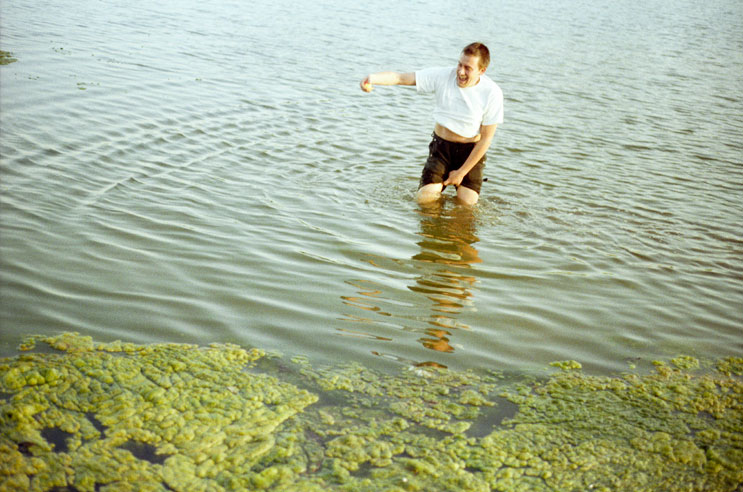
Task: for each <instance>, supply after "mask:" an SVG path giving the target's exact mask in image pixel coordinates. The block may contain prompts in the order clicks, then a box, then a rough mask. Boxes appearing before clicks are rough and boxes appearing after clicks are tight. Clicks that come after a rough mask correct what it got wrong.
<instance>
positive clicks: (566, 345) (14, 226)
mask: <svg viewBox="0 0 743 492" xmlns="http://www.w3.org/2000/svg"><path fill="white" fill-rule="evenodd" d="M383 3H384V5H375V6H374V8H372V7H371V6H368V5H365V4H362V5H361V6H358V7H356V6H353V5H347V4H345V3H343V2H340V1H335V0H329V1H327V2H313V3H312V5H309V4H308V5H306V6H303V7H302V8H301V15H300V13H299V12H298V11H297V6H296V4H295V3H289V2H282V1H279V2H275V1H273V2H258V3H244V2H234V1H230V0H223V1H220V2H217V3H211V4H203V3H200V2H173V1H166V2H160V3H158V4H157V5H155V4H152V5H149V4H132V3H131V2H127V3H108V2H93V1H82V2H80V1H78V2H66V1H58V2H42V3H41V4H39V3H38V2H36V3H35V4H34V5H33V6H31V5H29V4H27V3H23V2H19V1H15V0H10V1H4V2H3V3H2V7H1V9H2V19H3V20H2V38H0V39H1V40H2V49H3V50H6V51H10V52H12V53H13V55H14V56H15V57H16V58H17V59H18V61H17V62H15V63H13V64H10V65H6V66H3V67H0V77H1V78H0V82H1V84H0V109H1V111H2V118H1V120H0V125H1V126H0V132H1V135H2V147H1V152H2V154H1V155H2V162H1V164H0V166H1V167H0V172H1V174H0V176H1V178H2V179H1V180H0V187H1V188H0V189H1V190H2V197H1V198H0V200H1V201H0V204H1V206H2V208H1V209H0V212H1V214H2V215H1V221H0V227H1V230H0V261H1V262H2V269H1V270H2V271H1V273H0V289H1V290H0V294H1V295H2V303H1V306H0V324H1V327H2V344H3V345H2V350H3V351H4V352H10V351H11V349H12V348H13V347H15V346H16V345H17V344H18V342H19V341H20V340H21V338H23V336H24V335H26V334H29V333H43V334H51V333H57V332H59V331H62V330H76V331H80V332H82V333H84V334H89V335H92V336H94V337H95V338H96V339H98V340H114V339H123V340H128V341H137V342H148V341H189V342H195V343H209V342H212V341H230V342H235V343H239V344H242V345H257V346H260V347H263V348H266V349H277V350H282V351H285V352H288V353H302V354H306V355H308V356H309V357H310V358H311V359H313V360H318V361H338V360H349V359H353V360H359V361H362V362H363V363H365V364H368V365H370V366H374V367H388V366H389V367H396V366H397V365H398V364H399V363H402V364H416V363H429V362H430V363H435V364H440V365H445V366H448V367H455V368H466V367H498V368H521V369H523V368H527V369H528V368H534V367H543V366H544V365H545V364H547V363H548V362H550V361H554V360H563V359H576V360H579V361H581V362H582V363H583V365H584V367H586V368H587V369H589V370H594V371H601V372H604V371H614V370H621V369H623V368H625V367H626V366H627V363H628V361H634V360H636V359H637V358H640V360H643V361H647V360H649V359H652V358H653V357H658V356H667V355H675V354H677V353H686V354H690V355H696V356H699V357H705V358H715V357H719V356H725V355H739V354H740V353H741V352H742V351H743V330H742V328H743V321H742V319H743V316H742V309H741V306H742V305H743V226H742V225H741V220H740V218H741V216H743V205H741V204H742V203H743V159H742V158H741V156H742V151H743V142H741V137H740V135H741V134H742V132H743V98H741V94H743V79H741V77H740V74H741V73H743V8H742V7H741V5H740V4H739V3H738V2H733V1H724V0H719V1H713V2H705V3H699V2H674V3H673V4H672V5H671V4H666V3H664V2H654V1H651V2H642V3H641V4H626V3H622V2H620V3H617V2H599V3H596V2H585V3H580V2H579V3H576V2H559V1H554V2H547V3H544V2H513V3H505V4H494V5H493V6H492V7H488V8H485V9H484V10H483V7H482V5H480V4H474V3H473V4H472V6H468V5H467V4H466V3H465V4H461V3H458V4H456V5H454V4H451V3H449V2H440V3H434V4H430V3H426V2H421V3H411V4H407V5H404V4H401V3H399V2H397V3H396V2H389V3H385V2H383ZM468 7H469V8H468ZM475 8H477V9H480V10H479V11H477V10H474V9H475ZM474 39H479V40H482V41H484V42H486V43H487V44H489V45H490V46H491V49H492V51H493V63H492V66H491V70H490V73H491V76H492V77H493V78H494V79H495V80H496V81H497V82H498V83H499V84H500V85H501V87H502V88H503V90H504V93H505V95H506V123H505V124H504V125H503V126H502V127H500V128H499V130H498V133H497V135H496V139H495V143H494V145H493V147H492V149H491V151H490V152H489V154H488V167H487V176H488V178H489V181H488V182H487V183H486V184H485V187H484V191H483V195H482V199H481V202H480V204H479V205H478V207H477V208H476V209H475V210H464V209H461V208H459V207H457V206H456V205H455V204H454V203H453V202H451V200H450V201H448V202H447V203H445V204H444V206H443V207H442V208H441V209H439V210H434V211H431V210H422V209H420V208H419V207H418V206H417V205H416V204H415V203H414V200H413V192H414V189H415V187H416V185H417V181H418V176H419V172H420V166H421V164H422V163H423V161H424V160H425V156H426V151H427V143H428V139H429V135H430V132H431V127H432V123H431V120H430V112H431V100H430V99H428V98H426V97H424V96H419V95H417V94H416V93H415V91H414V90H411V89H409V88H378V89H377V90H375V91H374V92H373V93H372V94H369V95H366V94H363V93H362V92H361V91H360V90H359V89H358V80H360V79H361V78H362V76H363V75H365V74H366V73H368V72H372V71H377V70H381V69H393V70H414V69H417V68H422V67H426V66H432V65H443V64H448V63H453V62H454V61H455V60H456V57H457V56H458V51H459V49H460V48H461V46H463V45H464V44H466V43H468V42H470V41H472V40H474Z"/></svg>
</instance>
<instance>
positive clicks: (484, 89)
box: [415, 67, 503, 138]
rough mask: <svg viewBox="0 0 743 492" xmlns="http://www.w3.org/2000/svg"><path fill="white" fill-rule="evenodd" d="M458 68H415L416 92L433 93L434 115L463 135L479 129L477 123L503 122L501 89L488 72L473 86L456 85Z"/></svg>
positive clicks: (440, 121)
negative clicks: (434, 100) (416, 69)
mask: <svg viewBox="0 0 743 492" xmlns="http://www.w3.org/2000/svg"><path fill="white" fill-rule="evenodd" d="M456 72H457V69H456V67H454V68H427V69H425V70H419V71H417V72H415V85H416V88H417V90H418V92H422V93H431V92H432V93H434V94H435V96H436V106H435V108H434V111H433V118H434V120H435V121H436V123H438V124H439V125H441V126H444V127H446V128H448V129H449V130H451V131H453V132H454V133H456V134H458V135H461V136H463V137H467V138H470V137H474V136H475V135H477V134H478V133H480V125H495V124H499V123H503V91H501V89H500V87H498V84H496V83H495V82H493V80H492V79H491V78H490V77H488V76H487V75H485V74H483V75H481V76H480V81H479V82H478V83H477V85H475V86H473V87H467V88H464V89H463V88H461V87H459V85H457V73H456Z"/></svg>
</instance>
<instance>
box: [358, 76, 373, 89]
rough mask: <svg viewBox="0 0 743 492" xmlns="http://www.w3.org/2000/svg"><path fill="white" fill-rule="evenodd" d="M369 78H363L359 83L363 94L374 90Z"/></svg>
mask: <svg viewBox="0 0 743 492" xmlns="http://www.w3.org/2000/svg"><path fill="white" fill-rule="evenodd" d="M370 78H371V76H369V77H367V78H365V79H364V80H362V81H361V90H362V91H364V92H371V91H372V90H373V89H374V88H373V87H372V85H371V81H370V80H369V79H370Z"/></svg>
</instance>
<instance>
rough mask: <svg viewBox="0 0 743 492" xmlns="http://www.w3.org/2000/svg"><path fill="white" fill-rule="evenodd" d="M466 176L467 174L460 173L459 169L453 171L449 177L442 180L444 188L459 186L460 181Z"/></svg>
mask: <svg viewBox="0 0 743 492" xmlns="http://www.w3.org/2000/svg"><path fill="white" fill-rule="evenodd" d="M465 176H467V173H465V172H462V170H461V169H455V170H454V171H451V172H450V173H449V176H447V178H446V179H445V180H444V186H449V185H454V186H459V185H461V184H462V180H463V179H464V178H465Z"/></svg>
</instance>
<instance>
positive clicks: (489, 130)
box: [361, 43, 503, 205]
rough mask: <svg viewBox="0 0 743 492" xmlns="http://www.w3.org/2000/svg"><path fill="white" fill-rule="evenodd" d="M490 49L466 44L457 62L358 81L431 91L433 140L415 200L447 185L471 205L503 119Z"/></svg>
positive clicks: (367, 87) (431, 197) (367, 86)
mask: <svg viewBox="0 0 743 492" xmlns="http://www.w3.org/2000/svg"><path fill="white" fill-rule="evenodd" d="M489 63H490V52H489V51H488V48H487V47H486V46H485V45H484V44H482V43H472V44H470V45H467V46H466V47H465V48H464V49H463V50H462V53H461V55H460V56H459V63H458V64H457V66H456V68H454V67H448V68H429V69H425V70H419V71H417V72H408V73H398V72H378V73H373V74H371V75H369V76H367V77H366V78H365V79H364V80H362V81H361V89H362V90H363V91H364V92H371V91H372V87H373V85H375V84H376V85H414V86H416V89H417V90H418V92H422V93H433V94H434V95H435V96H436V106H435V108H434V112H433V115H434V120H435V122H436V124H435V126H434V131H433V140H432V141H431V143H430V144H429V146H428V149H429V153H428V160H427V161H426V165H425V166H424V168H423V172H422V174H421V181H420V186H419V188H418V194H417V198H418V202H419V203H421V204H425V203H430V202H433V201H435V200H438V199H439V198H440V197H441V192H442V191H443V190H444V188H445V187H446V186H448V185H453V186H455V187H456V188H457V198H458V199H459V200H460V201H461V202H462V203H464V204H466V205H474V204H475V203H477V200H478V198H479V197H480V187H481V186H482V172H483V168H484V167H485V153H486V152H487V150H488V147H490V142H491V141H492V140H493V136H494V135H495V129H496V127H497V126H498V124H499V123H502V122H503V92H502V91H501V89H500V87H498V85H497V84H496V83H495V82H493V80H492V79H490V77H488V76H487V75H485V70H486V69H487V68H488V64H489Z"/></svg>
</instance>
